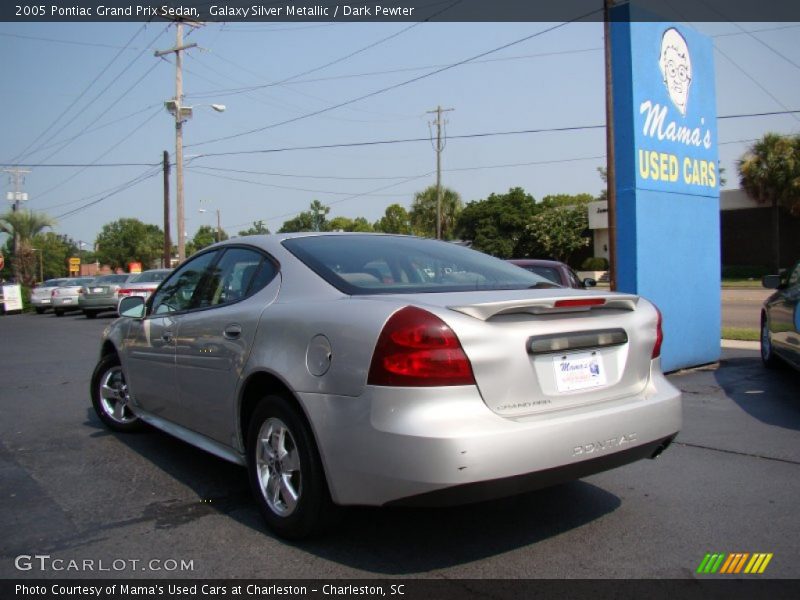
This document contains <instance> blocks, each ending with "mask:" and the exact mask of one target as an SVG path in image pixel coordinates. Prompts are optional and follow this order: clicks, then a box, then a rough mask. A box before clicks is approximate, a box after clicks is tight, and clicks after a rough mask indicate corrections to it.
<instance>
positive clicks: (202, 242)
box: [186, 225, 228, 256]
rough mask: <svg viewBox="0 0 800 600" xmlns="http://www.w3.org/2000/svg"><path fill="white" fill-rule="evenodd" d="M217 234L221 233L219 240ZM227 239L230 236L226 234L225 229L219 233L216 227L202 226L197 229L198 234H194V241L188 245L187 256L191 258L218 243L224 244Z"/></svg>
mask: <svg viewBox="0 0 800 600" xmlns="http://www.w3.org/2000/svg"><path fill="white" fill-rule="evenodd" d="M217 233H219V239H217ZM227 239H228V234H227V233H225V230H224V229H221V230H220V231H219V232H217V228H216V227H211V225H200V227H198V229H197V233H195V234H194V237H193V238H192V241H190V242H189V243H188V244H187V245H186V255H187V256H191V255H192V254H194V253H195V252H199V251H200V250H202V249H203V248H207V247H208V246H210V245H211V244H216V243H217V242H222V241H224V240H227Z"/></svg>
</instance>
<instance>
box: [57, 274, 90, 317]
mask: <svg viewBox="0 0 800 600" xmlns="http://www.w3.org/2000/svg"><path fill="white" fill-rule="evenodd" d="M94 279H95V278H94V277H78V278H77V279H65V280H64V282H63V283H62V284H61V285H60V286H58V287H57V288H55V289H53V291H52V292H50V305H51V306H52V307H53V312H54V313H55V314H56V316H57V317H63V316H64V313H65V312H69V311H73V310H80V309H81V307H80V304H78V298H79V297H80V294H81V292H82V291H83V288H84V286H87V285H89V284H90V283H91V282H92V281H94Z"/></svg>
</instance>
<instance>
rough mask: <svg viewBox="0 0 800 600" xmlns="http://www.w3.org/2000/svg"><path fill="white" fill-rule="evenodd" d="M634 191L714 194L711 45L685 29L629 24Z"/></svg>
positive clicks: (716, 173)
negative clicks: (634, 169) (635, 189)
mask: <svg viewBox="0 0 800 600" xmlns="http://www.w3.org/2000/svg"><path fill="white" fill-rule="evenodd" d="M630 34H631V48H632V51H633V73H634V74H635V77H634V81H633V107H634V111H635V112H636V113H637V114H635V115H634V117H635V128H634V136H635V137H634V144H635V147H636V187H638V188H639V189H648V190H661V191H665V192H678V193H683V194H694V195H698V196H716V195H717V194H718V193H719V169H718V166H717V119H716V114H717V107H716V99H715V94H714V70H713V64H714V63H713V56H712V52H713V46H712V44H711V41H710V40H709V39H707V38H705V37H704V36H701V35H699V34H698V33H696V32H695V31H693V30H691V29H689V28H688V27H683V26H678V25H670V24H666V23H635V24H633V26H632V27H631V30H630Z"/></svg>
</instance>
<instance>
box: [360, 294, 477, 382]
mask: <svg viewBox="0 0 800 600" xmlns="http://www.w3.org/2000/svg"><path fill="white" fill-rule="evenodd" d="M367 383H369V384H370V385H390V386H404V387H422V386H445V385H474V384H475V377H474V376H473V374H472V365H471V364H470V362H469V359H468V358H467V355H466V354H465V353H464V349H463V348H462V347H461V342H460V341H459V340H458V337H456V334H455V333H454V332H453V330H452V329H450V327H448V326H447V324H446V323H445V322H444V321H442V320H441V319H440V318H439V317H437V316H436V315H434V314H431V313H429V312H428V311H426V310H422V309H420V308H415V307H413V306H407V307H405V308H403V309H401V310H399V311H397V312H396V313H394V314H393V315H392V316H391V317H390V318H389V320H388V321H387V322H386V325H384V327H383V331H381V335H380V336H379V337H378V343H377V344H376V345H375V352H374V354H373V355H372V364H371V365H370V368H369V377H368V378H367Z"/></svg>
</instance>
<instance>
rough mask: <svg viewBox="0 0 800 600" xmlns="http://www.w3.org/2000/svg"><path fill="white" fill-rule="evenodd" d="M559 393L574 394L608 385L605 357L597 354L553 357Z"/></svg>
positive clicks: (588, 353)
mask: <svg viewBox="0 0 800 600" xmlns="http://www.w3.org/2000/svg"><path fill="white" fill-rule="evenodd" d="M553 369H555V373H556V386H557V387H558V391H559V392H574V391H576V390H585V389H589V388H595V387H601V386H604V385H606V370H605V367H604V366H603V357H602V356H600V355H599V354H597V353H596V352H583V353H580V354H566V355H559V356H555V357H553Z"/></svg>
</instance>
